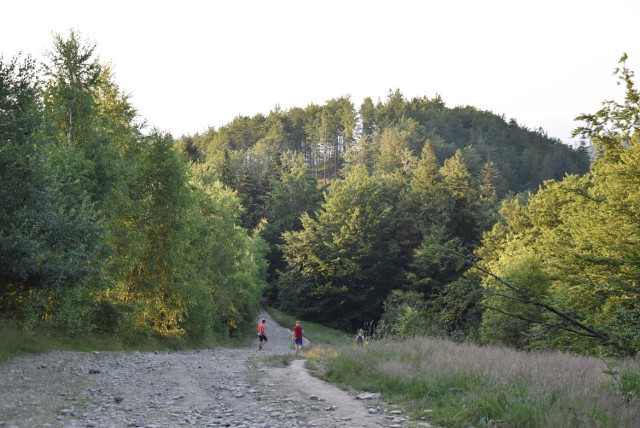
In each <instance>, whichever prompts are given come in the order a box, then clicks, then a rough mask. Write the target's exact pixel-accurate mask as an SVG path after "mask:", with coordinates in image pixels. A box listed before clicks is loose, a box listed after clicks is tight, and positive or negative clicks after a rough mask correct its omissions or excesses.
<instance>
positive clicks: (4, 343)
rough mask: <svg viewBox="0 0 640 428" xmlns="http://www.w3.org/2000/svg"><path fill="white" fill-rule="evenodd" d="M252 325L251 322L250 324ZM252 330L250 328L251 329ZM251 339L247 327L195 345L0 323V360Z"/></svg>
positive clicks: (244, 342) (210, 345)
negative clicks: (66, 333) (233, 334)
mask: <svg viewBox="0 0 640 428" xmlns="http://www.w3.org/2000/svg"><path fill="white" fill-rule="evenodd" d="M251 327H253V326H251ZM251 331H253V330H251ZM252 341H253V334H250V333H249V332H248V331H246V332H243V333H242V334H238V335H237V337H234V338H219V337H218V338H211V339H209V340H207V341H205V342H203V343H199V344H197V345H195V344H191V343H189V342H187V341H184V340H180V339H175V338H165V339H159V338H145V339H144V340H139V341H137V342H136V343H135V344H130V343H127V342H123V341H122V340H120V339H119V338H117V337H109V336H99V335H82V336H77V337H67V336H60V335H58V334H56V333H55V332H53V331H52V330H49V329H47V328H42V327H40V328H34V329H32V330H29V331H25V330H22V329H19V328H17V327H15V326H14V325H12V324H9V323H0V363H2V362H5V361H8V360H11V359H13V358H16V357H20V356H22V355H29V354H40V353H45V352H51V351H61V350H71V351H80V352H89V351H160V350H161V351H164V350H178V349H207V348H215V347H220V346H225V347H230V348H233V347H247V346H249V345H250V344H251V342H252Z"/></svg>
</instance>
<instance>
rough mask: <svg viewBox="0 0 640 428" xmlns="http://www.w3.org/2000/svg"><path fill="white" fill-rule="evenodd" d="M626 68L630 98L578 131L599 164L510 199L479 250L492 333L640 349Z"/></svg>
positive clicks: (526, 340) (637, 155)
mask: <svg viewBox="0 0 640 428" xmlns="http://www.w3.org/2000/svg"><path fill="white" fill-rule="evenodd" d="M623 59H624V58H623ZM621 73H622V78H623V80H624V81H625V83H626V90H627V97H626V99H625V103H626V104H625V105H618V104H616V103H613V102H608V103H605V107H604V108H603V109H602V110H601V111H599V112H598V113H596V114H595V115H583V116H581V117H580V119H582V120H585V121H586V122H587V125H586V126H585V127H581V128H578V132H581V133H583V134H584V135H586V136H590V137H592V138H593V139H594V141H597V144H598V147H599V148H600V150H601V154H600V155H599V157H598V160H597V162H596V163H594V165H593V167H592V169H591V173H590V174H589V175H586V176H584V177H577V176H567V177H566V178H565V179H564V180H563V181H561V182H552V181H550V182H547V183H545V187H543V188H541V189H540V191H539V192H538V193H537V194H535V195H532V196H531V197H530V198H529V200H528V201H527V202H525V203H520V202H512V203H509V204H505V205H504V206H503V209H502V211H501V214H502V216H503V217H504V219H505V225H498V226H496V227H494V229H493V231H492V232H491V233H489V234H487V235H486V236H485V242H484V247H483V248H481V249H479V250H478V254H479V255H480V257H481V258H482V262H481V264H480V267H481V269H484V273H485V277H484V280H483V285H484V286H485V289H486V290H487V291H488V293H487V297H486V299H485V304H486V305H487V307H489V308H492V309H494V311H490V312H487V313H486V314H485V317H484V319H483V332H484V337H485V339H487V340H488V339H489V338H491V340H498V341H502V342H504V343H512V344H517V345H518V346H528V347H549V348H561V349H571V350H573V351H576V352H583V353H598V354H605V355H606V354H635V353H637V352H638V350H640V341H639V340H638V334H637V332H638V328H639V327H640V325H639V324H638V322H639V321H640V316H639V312H638V307H640V306H639V305H638V303H639V301H640V300H639V299H640V294H638V284H637V282H638V277H637V272H638V266H639V262H640V259H638V257H637V254H638V253H639V251H640V249H639V248H638V245H637V243H638V241H639V240H638V230H637V227H636V226H635V223H636V220H635V219H636V217H637V214H638V212H640V211H639V210H640V204H639V203H638V201H639V200H640V195H639V194H638V190H637V189H638V188H640V178H639V176H638V169H639V167H640V133H639V132H638V126H640V119H638V118H639V117H640V114H639V113H638V111H637V108H636V107H637V104H636V102H637V92H636V91H635V89H634V86H633V82H632V81H631V76H632V74H631V73H630V72H629V71H628V70H626V69H624V68H623V71H622V72H621ZM489 273H491V274H489ZM509 284H510V285H509ZM508 325H512V326H515V328H513V329H512V333H510V334H506V333H507V331H508V327H507V326H508ZM505 334H506V336H505Z"/></svg>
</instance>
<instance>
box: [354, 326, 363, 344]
mask: <svg viewBox="0 0 640 428" xmlns="http://www.w3.org/2000/svg"><path fill="white" fill-rule="evenodd" d="M356 345H358V346H364V330H363V329H360V330H358V334H357V335H356Z"/></svg>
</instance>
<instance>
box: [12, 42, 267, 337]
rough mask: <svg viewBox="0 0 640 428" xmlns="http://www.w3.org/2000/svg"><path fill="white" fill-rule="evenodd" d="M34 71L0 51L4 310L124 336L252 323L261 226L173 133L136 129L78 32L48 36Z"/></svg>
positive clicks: (16, 318)
mask: <svg viewBox="0 0 640 428" xmlns="http://www.w3.org/2000/svg"><path fill="white" fill-rule="evenodd" d="M44 75H45V77H46V78H47V80H46V82H44V84H43V85H41V84H40V80H39V78H40V76H39V75H38V73H37V70H36V65H35V63H34V62H32V61H31V60H30V59H27V60H25V61H24V62H23V63H19V62H18V61H17V60H14V61H13V62H10V63H8V64H5V63H4V62H3V61H0V77H1V80H0V106H1V107H2V108H1V109H0V137H1V139H0V167H2V168H1V169H0V178H2V180H0V182H1V184H0V186H1V187H0V190H3V191H2V192H0V220H2V221H1V222H0V262H1V263H2V266H3V269H2V272H0V310H1V314H2V319H3V320H10V321H11V322H13V323H15V324H16V325H17V326H19V327H20V328H22V329H24V330H35V329H38V328H41V327H43V326H46V327H47V328H51V329H52V330H53V331H55V332H57V333H60V334H63V335H66V336H68V337H72V336H73V337H86V336H87V335H90V334H92V333H98V334H102V335H114V336H117V337H118V338H119V339H120V340H122V341H123V342H124V343H128V344H133V343H146V342H148V341H150V340H153V339H154V338H157V337H165V338H172V340H176V341H179V340H180V338H183V337H185V336H186V337H188V339H189V340H190V341H191V342H192V343H201V342H204V341H206V340H207V339H208V338H210V337H213V336H215V337H217V338H220V337H227V336H229V335H231V334H233V333H234V332H236V331H238V330H239V329H242V328H243V326H245V325H247V324H248V323H251V322H252V321H253V319H254V317H255V314H256V312H257V310H258V308H257V306H258V303H257V302H258V299H259V296H260V294H261V292H262V289H263V287H264V282H265V275H266V270H267V266H266V261H265V255H266V252H267V248H266V244H265V242H264V241H263V239H262V238H261V237H260V235H259V233H260V232H261V231H262V229H256V230H255V231H254V232H253V234H249V232H248V231H247V230H246V229H243V228H241V227H240V226H239V222H240V217H241V215H242V213H243V212H244V211H243V210H242V207H241V206H240V203H239V201H238V199H237V197H236V195H235V194H234V193H233V192H232V191H231V190H228V189H224V188H223V187H222V185H220V183H219V181H217V180H216V177H212V175H211V174H210V173H209V171H210V170H207V169H202V171H199V170H197V169H196V167H195V166H191V165H188V164H187V163H185V160H184V158H183V157H181V155H180V154H179V153H178V152H177V151H176V150H175V148H174V142H173V139H172V138H171V137H170V136H168V135H163V134H161V133H158V132H155V131H153V132H150V133H147V135H142V133H141V132H140V125H138V124H137V123H136V122H135V120H136V116H137V113H136V111H135V109H134V108H133V107H132V106H131V105H130V104H129V100H128V97H127V96H126V95H124V94H123V93H122V92H121V91H120V89H119V88H118V86H117V85H116V84H115V83H114V82H113V80H112V74H111V71H110V68H109V67H108V66H103V65H102V64H100V63H99V62H98V60H97V58H96V56H95V45H93V44H88V43H85V42H83V41H82V40H81V39H80V37H79V36H78V35H77V33H75V32H73V31H72V32H71V33H70V34H69V36H68V37H67V38H63V37H61V36H60V35H56V36H55V37H54V48H53V49H52V51H51V52H49V53H48V62H47V63H46V64H45V67H44ZM274 126H275V125H274ZM274 129H275V128H274ZM274 132H275V131H274ZM192 148H193V149H195V142H194V144H193V147H192ZM229 163H230V162H229ZM228 166H229V167H231V166H232V165H228ZM205 167H206V166H205ZM221 177H222V178H224V179H227V178H225V177H226V176H224V174H221Z"/></svg>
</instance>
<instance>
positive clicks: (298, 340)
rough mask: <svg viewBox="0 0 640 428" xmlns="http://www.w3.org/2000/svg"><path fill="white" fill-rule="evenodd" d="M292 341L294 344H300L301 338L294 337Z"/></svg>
mask: <svg viewBox="0 0 640 428" xmlns="http://www.w3.org/2000/svg"><path fill="white" fill-rule="evenodd" d="M293 342H294V343H295V344H296V345H302V338H301V337H296V338H295V339H294V340H293Z"/></svg>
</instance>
